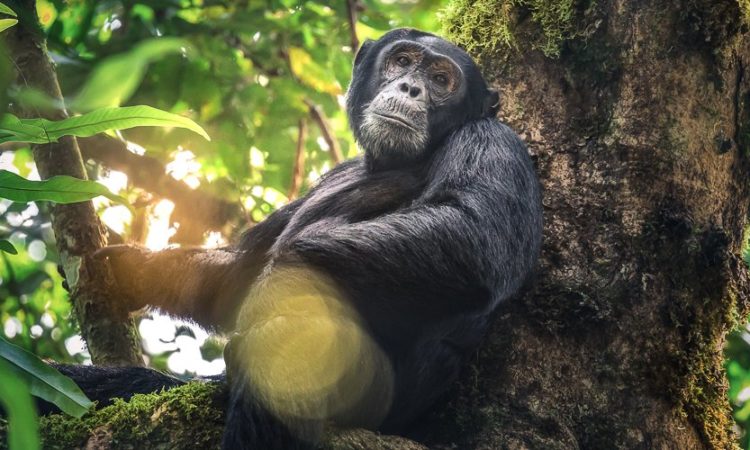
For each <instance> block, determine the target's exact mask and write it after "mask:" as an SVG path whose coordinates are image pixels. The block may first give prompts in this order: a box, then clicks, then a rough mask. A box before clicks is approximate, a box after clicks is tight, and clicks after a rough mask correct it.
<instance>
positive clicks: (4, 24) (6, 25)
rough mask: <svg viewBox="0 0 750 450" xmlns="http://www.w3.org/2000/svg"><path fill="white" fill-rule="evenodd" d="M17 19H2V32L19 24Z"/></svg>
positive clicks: (0, 23) (0, 26)
mask: <svg viewBox="0 0 750 450" xmlns="http://www.w3.org/2000/svg"><path fill="white" fill-rule="evenodd" d="M17 23H18V20H16V19H0V33H1V32H3V31H5V30H7V29H8V28H10V27H12V26H13V25H15V24H17Z"/></svg>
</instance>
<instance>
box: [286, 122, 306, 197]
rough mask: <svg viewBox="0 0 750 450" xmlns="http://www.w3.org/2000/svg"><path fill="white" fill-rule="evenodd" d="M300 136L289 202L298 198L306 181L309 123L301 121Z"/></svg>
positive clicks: (298, 136) (298, 137)
mask: <svg viewBox="0 0 750 450" xmlns="http://www.w3.org/2000/svg"><path fill="white" fill-rule="evenodd" d="M298 130H299V134H298V135H297V152H296V156H295V158H294V169H292V184H291V186H290V187H289V194H288V195H287V197H288V198H289V200H292V199H295V198H297V195H298V194H299V190H300V188H301V187H302V181H304V179H305V141H306V140H307V121H306V120H305V119H300V120H299V126H298Z"/></svg>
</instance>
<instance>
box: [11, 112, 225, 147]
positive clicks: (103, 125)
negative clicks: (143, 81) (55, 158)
mask: <svg viewBox="0 0 750 450" xmlns="http://www.w3.org/2000/svg"><path fill="white" fill-rule="evenodd" d="M22 121H23V119H22ZM29 123H30V124H33V125H37V126H40V127H41V128H43V129H44V130H45V131H46V132H47V135H48V136H49V138H50V139H53V140H57V139H59V138H60V137H62V136H65V135H73V136H79V137H87V136H93V135H95V134H98V133H101V132H102V131H107V130H125V129H127V128H133V127H177V128H186V129H188V130H190V131H194V132H196V133H198V134H200V135H201V136H203V137H204V138H205V139H206V140H209V141H210V140H211V138H210V137H209V136H208V133H206V131H205V130H204V129H203V128H201V127H200V126H199V125H198V124H197V123H195V122H193V121H192V120H190V119H188V118H187V117H183V116H178V115H177V114H172V113H168V112H166V111H162V110H160V109H156V108H152V107H150V106H145V105H141V106H125V107H120V108H103V109H97V110H96V111H91V112H90V113H86V114H84V115H81V116H75V117H69V118H67V119H64V120H60V121H57V122H52V121H49V120H45V119H30V120H29Z"/></svg>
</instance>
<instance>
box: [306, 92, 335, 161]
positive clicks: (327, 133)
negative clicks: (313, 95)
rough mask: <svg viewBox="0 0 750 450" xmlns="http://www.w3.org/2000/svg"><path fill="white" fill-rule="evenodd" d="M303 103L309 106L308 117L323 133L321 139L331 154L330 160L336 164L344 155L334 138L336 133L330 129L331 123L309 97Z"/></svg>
mask: <svg viewBox="0 0 750 450" xmlns="http://www.w3.org/2000/svg"><path fill="white" fill-rule="evenodd" d="M305 103H306V104H307V106H308V107H309V108H310V117H312V119H313V120H314V121H315V123H316V124H317V125H318V128H320V132H321V134H322V135H323V139H324V140H325V141H326V144H328V148H329V149H330V150H329V153H330V155H331V161H333V163H334V164H338V163H340V162H341V161H343V160H344V155H343V154H342V153H341V147H339V141H338V140H337V139H336V135H335V134H334V133H333V130H331V124H330V123H329V122H328V118H327V117H326V113H325V112H324V111H323V109H322V108H321V107H320V106H319V105H316V104H315V103H313V102H312V100H310V99H305Z"/></svg>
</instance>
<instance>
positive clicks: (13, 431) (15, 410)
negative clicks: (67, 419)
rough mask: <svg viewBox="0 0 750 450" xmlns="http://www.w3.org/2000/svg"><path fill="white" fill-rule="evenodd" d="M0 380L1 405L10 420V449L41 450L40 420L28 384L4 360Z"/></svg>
mask: <svg viewBox="0 0 750 450" xmlns="http://www.w3.org/2000/svg"><path fill="white" fill-rule="evenodd" d="M0 379H2V383H0V403H2V406H3V410H4V411H5V414H6V417H7V418H8V448H10V450H37V449H39V448H40V445H39V420H38V418H37V415H36V411H34V403H33V401H32V399H31V395H30V393H29V386H28V384H27V383H26V382H25V381H24V380H23V378H22V377H21V376H19V375H18V374H17V373H16V371H14V370H13V369H12V367H11V366H10V364H8V363H7V362H5V361H3V360H2V359H0Z"/></svg>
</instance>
